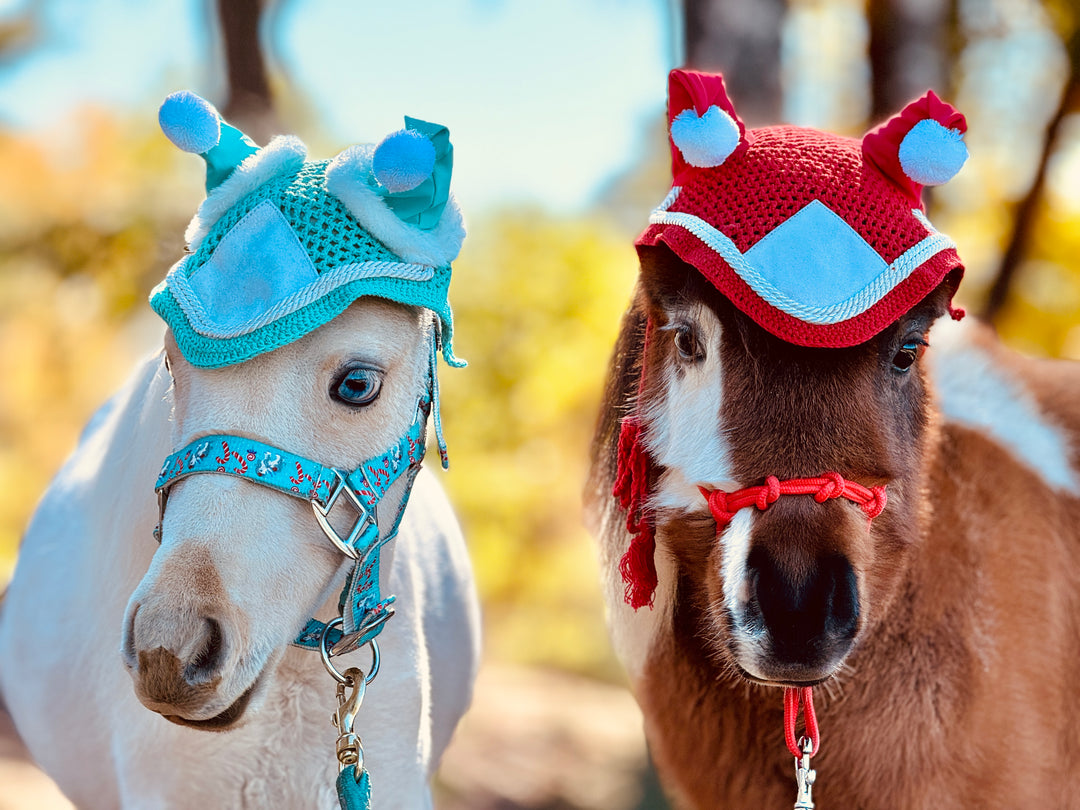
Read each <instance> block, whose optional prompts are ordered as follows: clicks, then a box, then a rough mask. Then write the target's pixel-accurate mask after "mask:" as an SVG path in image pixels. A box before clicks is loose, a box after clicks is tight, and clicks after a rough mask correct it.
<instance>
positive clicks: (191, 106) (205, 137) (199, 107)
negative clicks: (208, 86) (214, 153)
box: [158, 90, 221, 155]
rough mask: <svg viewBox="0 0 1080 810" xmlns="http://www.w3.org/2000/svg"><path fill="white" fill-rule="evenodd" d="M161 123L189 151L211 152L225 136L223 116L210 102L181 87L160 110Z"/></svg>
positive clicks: (162, 129)
mask: <svg viewBox="0 0 1080 810" xmlns="http://www.w3.org/2000/svg"><path fill="white" fill-rule="evenodd" d="M158 123H159V124H161V131H162V132H164V133H165V137H166V138H168V139H169V140H170V141H172V142H173V143H174V144H176V146H178V147H179V148H181V149H183V150H184V151H185V152H194V153H195V154H197V155H201V154H204V153H205V152H209V151H210V150H211V149H213V148H214V147H215V146H217V144H218V141H219V140H220V139H221V119H220V117H218V114H217V110H215V109H214V108H213V107H212V106H211V105H210V102H208V101H206V100H205V99H203V98H200V97H199V96H197V95H195V94H194V93H192V92H191V91H190V90H181V91H180V92H178V93H173V94H172V95H170V96H169V97H168V98H166V99H165V101H164V102H163V103H162V105H161V109H160V110H158Z"/></svg>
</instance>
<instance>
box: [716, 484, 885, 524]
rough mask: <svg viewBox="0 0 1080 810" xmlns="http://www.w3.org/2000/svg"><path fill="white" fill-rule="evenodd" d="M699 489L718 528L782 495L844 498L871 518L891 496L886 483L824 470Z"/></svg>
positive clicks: (878, 513)
mask: <svg viewBox="0 0 1080 810" xmlns="http://www.w3.org/2000/svg"><path fill="white" fill-rule="evenodd" d="M698 490H699V491H700V492H701V494H702V495H704V496H705V500H706V501H708V503H709V511H710V512H712V516H713V519H714V520H715V521H716V529H717V531H720V530H722V529H723V528H724V527H725V526H727V525H728V524H729V523H730V522H731V520H732V518H734V517H735V513H736V512H738V511H739V510H740V509H745V508H747V507H748V506H756V507H757V508H758V509H759V510H760V511H762V512H764V511H765V510H766V509H768V508H769V506H770V505H772V504H774V503H776V501H778V500H779V499H780V496H781V495H813V496H814V500H815V501H817V502H818V503H825V501H827V500H829V499H830V498H845V499H847V500H849V501H851V502H852V503H854V504H856V505H857V506H859V508H860V509H862V510H863V512H865V513H866V517H867V518H869V519H870V520H873V519H874V518H876V517H877V516H878V515H880V514H881V512H882V510H883V509H884V508H885V503H886V501H887V500H888V497H887V496H886V494H885V487H883V486H878V487H864V486H863V485H862V484H858V483H856V482H854V481H849V480H848V479H846V478H844V476H842V475H840V473H837V472H827V473H822V474H821V475H820V476H819V477H817V478H789V479H787V480H786V481H781V480H780V479H779V478H777V477H776V476H775V475H770V476H768V477H767V478H766V479H765V483H764V484H762V485H760V486H756V487H746V488H745V489H739V490H736V491H734V492H724V490H722V489H708V488H707V487H698Z"/></svg>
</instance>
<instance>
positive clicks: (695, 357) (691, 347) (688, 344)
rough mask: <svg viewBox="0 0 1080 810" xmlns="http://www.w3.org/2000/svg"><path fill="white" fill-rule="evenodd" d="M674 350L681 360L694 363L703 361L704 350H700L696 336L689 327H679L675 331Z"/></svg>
mask: <svg viewBox="0 0 1080 810" xmlns="http://www.w3.org/2000/svg"><path fill="white" fill-rule="evenodd" d="M675 348H676V349H678V351H679V356H680V357H682V359H683V360H687V361H689V362H692V363H696V362H698V361H700V360H704V359H705V350H704V349H702V348H701V344H700V343H699V342H698V339H697V335H695V334H694V330H693V328H691V327H689V326H685V325H684V326H680V327H678V328H677V329H676V330H675Z"/></svg>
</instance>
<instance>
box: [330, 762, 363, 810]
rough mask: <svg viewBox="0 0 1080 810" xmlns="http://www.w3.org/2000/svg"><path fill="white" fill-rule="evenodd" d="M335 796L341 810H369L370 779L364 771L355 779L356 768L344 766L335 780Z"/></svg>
mask: <svg viewBox="0 0 1080 810" xmlns="http://www.w3.org/2000/svg"><path fill="white" fill-rule="evenodd" d="M337 795H338V801H339V802H340V803H341V810H370V808H371V778H370V777H369V776H368V772H367V771H366V770H362V771H360V778H359V779H357V778H356V766H355V765H346V766H345V767H344V768H343V769H342V770H341V772H340V773H339V774H338V778H337Z"/></svg>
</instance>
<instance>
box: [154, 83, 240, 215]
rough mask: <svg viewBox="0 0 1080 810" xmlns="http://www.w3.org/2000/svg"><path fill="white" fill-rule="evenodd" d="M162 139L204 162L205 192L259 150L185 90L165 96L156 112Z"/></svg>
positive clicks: (202, 100)
mask: <svg viewBox="0 0 1080 810" xmlns="http://www.w3.org/2000/svg"><path fill="white" fill-rule="evenodd" d="M158 123H159V124H160V125H161V131H162V132H164V133H165V137H166V138H168V139H169V140H170V141H172V142H173V143H174V144H175V145H176V146H177V147H178V148H180V149H183V150H184V151H185V152H193V153H195V154H197V155H199V156H200V157H202V159H203V160H205V161H206V193H207V194H209V193H210V192H211V191H213V190H214V189H215V188H217V187H218V186H220V185H221V184H222V183H224V182H225V179H226V178H227V177H228V176H229V175H230V174H232V173H233V170H234V169H235V168H236V167H237V166H239V165H240V164H241V163H243V162H244V159H245V158H247V157H248V156H249V155H253V154H255V153H256V152H258V151H259V147H258V146H257V145H256V144H255V143H254V141H252V140H251V139H250V138H249V137H248V136H247V135H245V134H244V133H243V132H241V131H240V130H238V129H237V128H236V127H234V126H231V125H230V124H226V123H225V122H224V121H222V120H221V116H220V115H218V111H217V110H215V109H214V108H213V106H212V105H211V104H210V102H208V101H207V100H206V99H204V98H201V97H199V96H197V95H195V94H194V93H192V92H191V91H189V90H181V91H180V92H178V93H173V94H172V95H170V96H168V97H167V98H166V99H165V101H164V102H163V103H162V105H161V109H160V110H158Z"/></svg>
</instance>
